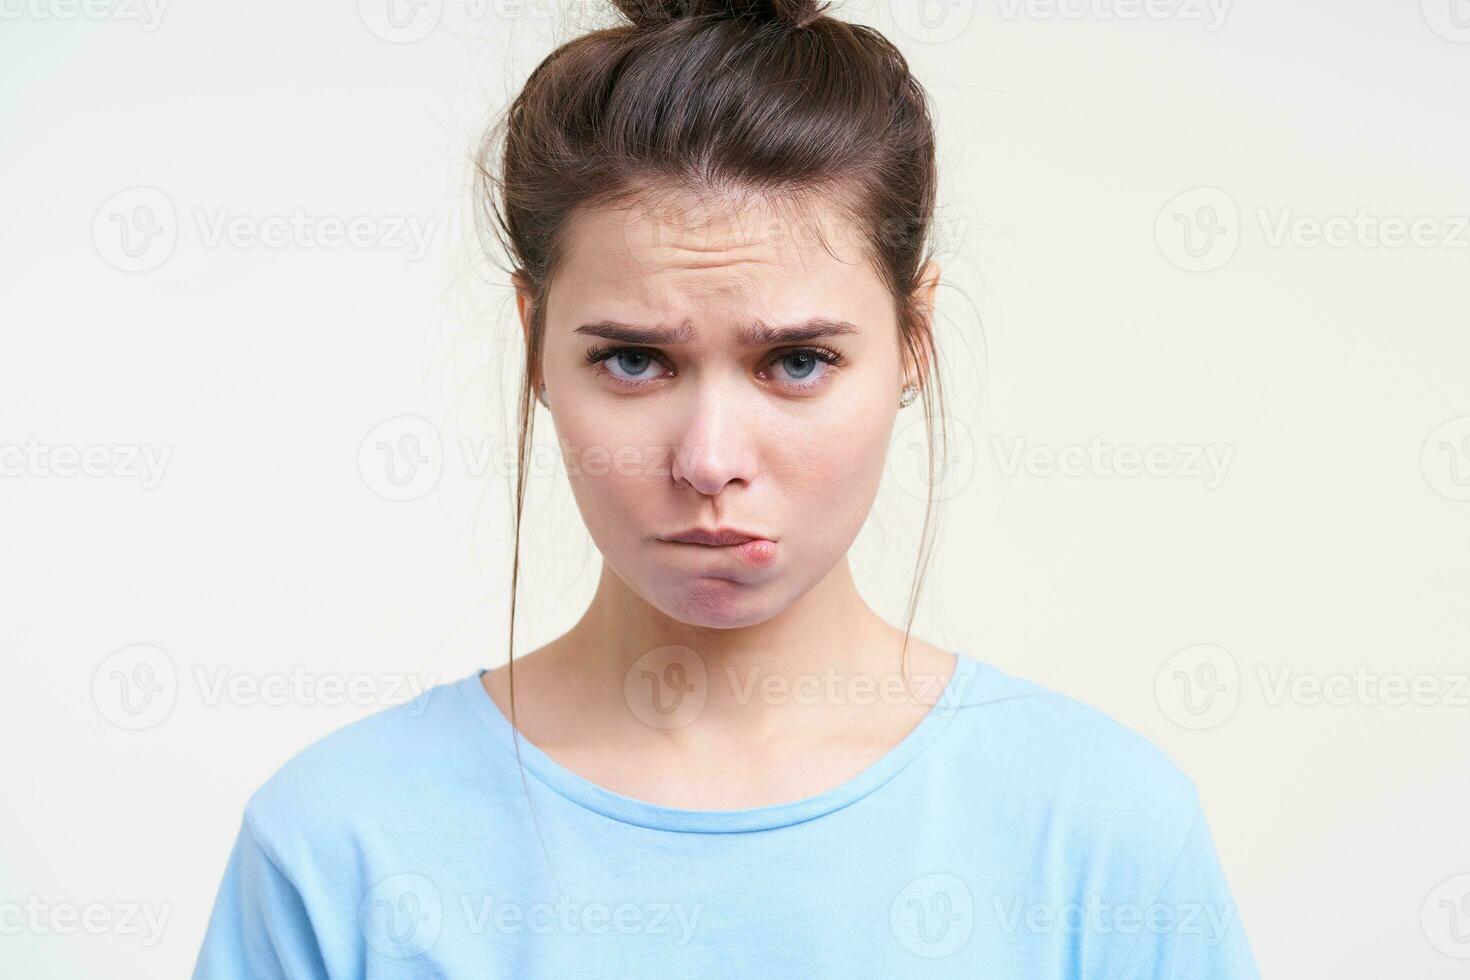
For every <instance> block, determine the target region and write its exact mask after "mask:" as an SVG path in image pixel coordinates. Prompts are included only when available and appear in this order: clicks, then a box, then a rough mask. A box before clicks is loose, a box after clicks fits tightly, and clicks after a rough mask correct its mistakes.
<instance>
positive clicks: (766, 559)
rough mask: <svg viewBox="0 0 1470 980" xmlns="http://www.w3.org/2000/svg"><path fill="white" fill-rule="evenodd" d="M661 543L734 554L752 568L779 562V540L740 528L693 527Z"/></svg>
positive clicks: (714, 552) (712, 552)
mask: <svg viewBox="0 0 1470 980" xmlns="http://www.w3.org/2000/svg"><path fill="white" fill-rule="evenodd" d="M661 540H663V541H665V542H667V543H669V544H687V545H695V546H697V547H700V548H702V549H704V550H706V551H708V552H709V553H711V554H721V555H731V556H733V557H735V558H738V559H739V560H740V562H741V563H742V564H744V565H747V566H749V567H750V568H767V567H769V566H770V565H771V564H772V563H773V562H774V561H775V560H776V542H775V539H773V538H766V537H762V536H761V535H759V534H752V533H751V532H749V531H741V530H739V529H737V528H729V527H717V528H692V529H690V530H688V531H680V532H679V533H678V534H672V535H669V536H668V537H666V538H663V539H661Z"/></svg>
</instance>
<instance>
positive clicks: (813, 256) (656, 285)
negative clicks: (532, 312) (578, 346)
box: [548, 192, 893, 334]
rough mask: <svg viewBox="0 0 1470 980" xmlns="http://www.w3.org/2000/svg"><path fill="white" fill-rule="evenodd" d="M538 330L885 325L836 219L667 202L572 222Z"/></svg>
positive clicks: (644, 202) (833, 212)
mask: <svg viewBox="0 0 1470 980" xmlns="http://www.w3.org/2000/svg"><path fill="white" fill-rule="evenodd" d="M548 303H549V313H550V316H549V317H548V325H550V323H551V322H552V321H558V322H563V323H565V322H566V321H567V320H577V321H578V322H580V321H582V320H587V319H604V318H606V319H617V320H627V321H630V322H652V321H655V320H657V321H678V322H684V321H689V322H691V323H692V324H693V325H694V328H695V332H696V333H697V334H698V333H702V332H704V331H705V330H708V329H709V328H712V327H716V326H719V327H724V326H738V325H743V324H745V323H748V322H749V321H751V320H771V319H775V320H794V319H798V318H809V317H819V316H820V317H827V318H831V319H842V320H847V321H850V322H852V323H855V324H858V325H859V326H860V327H874V328H876V327H878V326H879V325H884V324H887V325H889V326H892V323H893V319H892V318H893V309H892V305H893V304H892V299H891V297H890V295H889V293H888V290H887V287H886V286H885V285H884V283H883V281H882V280H881V279H880V278H879V277H878V275H877V272H876V270H875V269H874V268H873V265H872V262H871V253H870V252H869V251H868V249H867V246H866V243H865V241H864V240H863V238H862V234H861V230H860V229H859V228H858V227H857V226H856V225H855V224H853V222H852V221H851V219H849V218H848V217H847V214H846V212H845V210H844V209H843V208H841V207H840V206H839V205H837V204H836V203H835V202H833V201H830V200H826V199H812V200H808V201H806V202H804V203H803V204H802V205H800V206H795V205H791V204H783V203H779V202H774V201H771V200H768V199H764V198H758V197H749V196H747V197H743V198H734V197H728V196H711V195H696V194H692V193H688V192H668V193H664V194H660V195H659V196H657V197H652V198H641V199H638V200H636V201H634V202H631V203H625V204H623V205H620V206H616V207H600V208H592V209H585V210H582V211H580V212H578V213H577V214H576V215H575V216H574V217H573V219H572V220H571V222H570V224H569V225H568V227H567V232H566V239H565V243H564V252H563V256H562V262H561V266H560V268H559V269H558V270H557V272H556V275H555V276H554V277H553V280H552V285H551V295H550V297H549V300H548Z"/></svg>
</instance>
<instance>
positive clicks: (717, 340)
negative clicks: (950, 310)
mask: <svg viewBox="0 0 1470 980" xmlns="http://www.w3.org/2000/svg"><path fill="white" fill-rule="evenodd" d="M661 200H662V201H663V202H666V203H667V204H668V205H670V206H667V207H665V206H663V205H661V206H660V207H659V208H658V209H657V210H656V211H654V210H652V209H650V208H646V207H634V208H627V209H600V210H590V211H585V212H582V213H580V214H579V215H578V216H577V217H576V218H575V219H574V220H573V222H572V224H571V225H570V226H569V227H568V229H567V239H566V253H565V256H564V259H563V263H562V265H561V267H560V269H559V270H558V272H557V274H556V275H555V276H554V277H553V280H552V285H551V288H550V290H549V293H548V296H547V300H546V302H547V308H546V324H545V326H546V330H545V340H544V346H543V354H542V362H541V363H542V380H543V381H544V383H545V385H546V393H547V400H548V402H549V404H550V406H551V414H552V418H553V419H554V421H555V425H556V431H557V437H558V440H559V442H560V443H561V447H562V453H563V458H564V461H565V463H566V468H567V472H568V475H569V477H570V480H571V486H572V491H573V494H574V496H575V497H576V500H577V505H578V507H579V508H580V510H581V513H582V517H583V519H584V520H585V521H586V524H587V528H588V530H589V532H590V533H591V535H592V538H593V540H594V541H595V542H596V544H597V547H598V549H599V550H600V551H601V553H602V556H603V558H604V560H605V561H606V562H607V564H608V566H609V567H610V568H611V569H612V571H613V572H615V573H616V574H617V575H618V577H619V578H620V579H621V580H622V581H623V582H624V583H626V584H627V585H628V587H629V588H630V589H631V590H632V591H634V592H635V593H637V594H638V595H639V596H641V597H642V598H643V599H644V600H645V601H647V602H648V603H650V604H651V605H653V606H654V607H656V608H657V609H659V610H661V611H662V612H664V613H665V614H666V615H668V616H670V617H672V618H674V619H677V620H679V621H680V622H684V623H688V624H691V625H697V626H705V627H719V628H729V627H738V626H748V625H751V624H755V623H759V622H763V621H765V620H767V619H769V618H771V617H772V616H774V615H776V614H777V613H779V612H781V611H782V610H783V609H785V608H786V607H788V606H789V605H791V604H792V603H793V602H795V601H796V600H797V599H798V598H800V597H801V596H802V595H804V594H805V593H806V592H807V591H808V590H810V589H811V588H812V587H813V586H815V585H817V584H818V583H819V582H821V580H822V579H823V578H824V577H825V576H826V575H827V574H828V572H830V571H831V570H832V569H833V568H834V567H835V566H836V565H837V563H838V562H839V561H840V560H842V558H843V557H844V555H846V553H847V551H848V548H849V547H850V545H851V544H852V542H853V539H854V538H855V537H856V536H857V534H858V531H859V530H860V529H861V527H862V524H863V522H864V520H865V519H866V517H867V514H868V511H869V509H870V508H871V506H872V503H873V499H874V496H875V495H876V493H877V490H878V485H879V481H880V479H881V477H882V473H883V468H884V464H885V460H886V456H887V451H888V444H889V440H890V438H891V435H892V429H893V424H894V420H895V413H896V412H897V411H898V407H899V406H898V400H899V396H900V393H901V392H900V389H901V388H902V387H903V385H904V384H905V383H906V381H909V380H918V379H917V378H910V377H908V376H906V375H905V373H904V359H903V357H902V356H901V353H900V350H901V348H900V343H899V329H898V323H897V318H896V313H895V310H894V303H893V299H892V297H891V295H890V294H889V292H888V290H887V289H886V288H885V286H884V284H883V282H882V281H881V280H880V279H879V278H878V276H877V274H876V273H875V271H874V270H873V269H872V267H871V266H870V265H869V263H868V262H867V261H866V259H865V256H864V253H863V251H862V245H861V242H860V239H859V236H858V233H857V230H856V229H855V228H853V227H852V226H851V225H850V224H848V223H847V221H846V219H845V218H843V217H842V215H841V213H840V212H839V211H838V210H837V209H836V208H835V207H830V206H826V205H813V206H811V207H809V208H808V209H807V213H806V214H805V216H804V217H802V218H796V217H794V216H793V215H792V214H791V213H789V212H788V211H786V210H780V209H773V208H771V207H770V206H769V205H766V204H763V203H761V202H758V201H753V200H747V201H743V202H740V204H739V205H738V207H736V206H733V205H732V204H731V203H730V202H729V201H727V200H722V201H718V202H716V201H709V200H702V199H700V198H696V197H693V196H690V197H675V198H669V197H664V198H662V199H661ZM818 229H820V230H821V231H822V232H823V233H825V236H826V238H827V240H828V245H829V247H830V249H831V254H829V252H828V251H827V249H825V248H824V247H823V245H822V243H821V242H820V241H819V240H818V239H817V236H816V231H817V230H818ZM926 271H928V272H931V273H932V272H933V270H932V267H931V269H930V270H926ZM928 291H929V293H932V285H930V286H929V290H928ZM923 298H924V299H925V300H926V301H927V295H926V296H925V297H923ZM521 315H522V318H523V320H525V319H526V317H527V315H528V306H527V300H526V295H525V294H524V293H523V294H522V296H521ZM694 529H705V530H712V529H733V530H735V531H738V532H743V533H744V534H746V535H749V536H752V537H754V538H756V539H763V540H756V541H754V542H753V543H750V544H746V545H744V546H743V547H741V546H723V547H721V546H712V545H708V544H691V543H681V542H675V541H672V540H670V539H671V538H673V537H674V536H676V535H679V534H681V533H682V532H687V531H690V530H694Z"/></svg>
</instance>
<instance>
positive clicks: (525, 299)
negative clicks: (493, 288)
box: [510, 270, 541, 389]
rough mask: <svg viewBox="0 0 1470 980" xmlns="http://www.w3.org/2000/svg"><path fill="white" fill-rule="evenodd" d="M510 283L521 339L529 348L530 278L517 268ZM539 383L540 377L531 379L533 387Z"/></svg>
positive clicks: (531, 295)
mask: <svg viewBox="0 0 1470 980" xmlns="http://www.w3.org/2000/svg"><path fill="white" fill-rule="evenodd" d="M510 284H511V286H513V287H514V288H515V291H516V314H517V315H518V316H519V317H520V320H521V340H522V341H523V342H524V343H525V345H526V346H527V347H528V348H529V347H530V346H531V316H532V314H533V313H534V312H535V306H534V303H533V296H534V294H533V292H532V290H531V280H530V279H529V278H527V276H526V274H525V273H524V272H521V271H519V270H517V271H515V272H512V273H511V274H510ZM540 383H541V379H540V378H536V377H533V378H532V379H531V387H532V388H533V389H534V388H535V387H536V386H537V385H539V384H540Z"/></svg>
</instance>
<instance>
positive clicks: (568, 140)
mask: <svg viewBox="0 0 1470 980" xmlns="http://www.w3.org/2000/svg"><path fill="white" fill-rule="evenodd" d="M614 2H615V3H616V5H617V7H618V9H619V10H621V11H622V13H623V14H624V15H625V16H626V18H627V20H628V23H625V24H621V25H619V26H616V27H611V28H607V29H605V30H598V31H594V32H592V33H589V34H585V35H583V36H581V37H578V38H575V39H573V40H571V41H569V42H567V43H566V44H563V45H562V46H561V47H559V48H557V49H556V50H555V51H553V52H552V53H551V54H550V55H548V56H547V57H546V59H545V60H543V61H542V62H541V63H540V65H538V66H537V67H536V69H535V70H534V71H533V72H532V73H531V75H530V77H529V79H528V80H527V81H526V84H525V87H524V88H523V89H522V90H521V92H520V94H519V95H518V96H517V97H516V99H515V100H514V102H513V103H512V104H511V106H510V108H509V111H508V113H507V114H506V116H505V118H504V119H503V120H502V121H501V122H499V123H498V124H497V125H496V126H494V127H493V128H492V129H491V131H490V132H489V134H487V136H486V139H485V141H484V143H483V144H482V146H481V147H480V151H479V154H478V158H477V161H476V163H477V167H476V173H477V181H476V191H477V194H478V196H479V198H480V200H481V201H482V202H483V203H484V205H485V210H484V212H483V214H482V217H483V218H485V219H487V222H486V223H487V224H488V225H489V226H490V227H491V228H493V230H494V233H495V235H496V237H497V238H498V240H499V244H500V246H501V247H502V248H504V250H505V252H506V254H508V255H509V256H510V257H511V258H512V260H513V261H514V262H515V269H514V272H515V273H516V274H517V276H518V277H519V282H521V283H522V284H523V285H522V286H521V288H523V289H524V290H525V291H526V292H527V293H528V294H529V299H530V302H531V308H532V314H531V317H530V322H529V326H528V330H527V345H526V370H525V373H524V375H523V377H522V381H521V387H520V394H519V410H518V416H517V422H518V425H517V429H518V450H517V454H516V460H517V473H516V481H515V490H514V494H515V503H514V533H513V538H514V545H513V552H512V565H511V609H510V649H509V656H510V664H509V665H508V672H509V675H510V690H511V696H510V705H511V725H512V728H515V695H514V691H515V674H514V661H515V607H516V601H515V597H516V583H517V579H518V575H519V569H520V539H521V519H522V514H523V511H524V503H525V490H526V475H527V471H528V469H529V459H528V455H529V452H530V441H531V440H530V434H531V419H532V417H533V414H534V404H533V401H532V399H533V388H534V386H535V385H536V384H537V382H538V380H539V365H540V360H541V350H542V337H543V334H544V329H545V309H546V303H545V299H546V296H547V293H548V289H549V287H550V283H551V279H552V277H553V276H554V275H555V273H556V269H557V265H558V262H559V260H560V259H561V257H562V255H563V251H564V247H565V241H564V233H565V230H566V228H567V226H568V220H569V218H570V217H571V216H572V215H573V214H574V212H576V211H578V210H579V209H583V208H593V207H599V206H615V205H618V204H621V203H624V202H627V201H630V200H633V199H637V198H640V197H641V196H643V195H647V194H649V193H650V192H651V191H653V190H655V189H657V188H660V187H675V188H683V189H695V190H698V191H710V192H723V193H731V192H734V193H754V194H759V195H762V196H763V197H766V198H768V199H771V200H773V201H783V202H790V203H799V202H800V201H802V200H803V199H808V200H809V199H810V198H811V197H812V196H814V195H818V194H826V195H829V196H830V197H831V199H832V200H834V201H836V202H837V203H838V205H839V206H840V207H841V208H842V209H843V212H844V213H845V214H846V215H847V216H848V217H849V218H850V219H851V220H852V222H853V224H854V226H855V227H857V228H859V229H861V232H862V234H863V235H864V241H865V244H866V246H867V248H866V252H867V253H868V255H869V258H870V260H871V261H872V263H873V265H874V268H875V269H876V270H877V271H878V272H879V274H880V275H881V276H882V278H883V280H884V281H885V283H886V284H887V286H888V288H889V291H890V293H891V294H892V296H893V299H894V303H895V308H896V311H897V314H898V323H899V330H900V341H901V346H902V348H903V349H904V350H905V351H906V353H907V356H908V358H909V360H910V363H912V364H913V365H915V367H916V368H917V369H919V370H920V371H921V376H924V377H927V378H928V379H929V381H930V383H929V384H925V385H923V386H922V392H923V403H924V414H925V419H926V422H927V432H928V442H929V480H928V485H929V486H930V488H931V493H930V496H929V501H928V505H927V508H926V510H925V517H924V529H923V533H922V535H921V546H920V550H919V562H918V568H917V570H916V573H915V577H914V582H913V587H912V590H911V592H910V596H909V608H908V616H907V620H906V625H905V629H904V641H905V642H904V655H906V653H907V649H908V644H907V641H908V638H909V633H910V630H911V629H912V625H913V615H914V610H915V609H916V607H917V604H918V596H919V590H920V586H921V584H922V581H923V572H924V568H925V566H926V565H927V561H928V557H929V553H930V551H931V550H932V546H933V541H932V526H933V520H932V518H933V509H934V500H933V493H932V487H933V486H934V476H935V473H934V471H935V464H934V461H935V459H936V458H941V459H942V458H943V450H942V447H943V445H944V426H943V418H944V415H943V412H938V413H936V412H935V411H934V399H935V398H936V397H937V399H938V402H939V404H940V405H941V406H942V404H943V389H942V385H941V382H940V380H939V376H938V372H937V371H934V370H930V369H929V368H930V367H931V365H932V356H933V337H932V332H931V326H930V319H929V311H928V310H927V309H923V308H920V307H919V305H918V303H917V301H916V298H915V296H916V290H917V289H918V288H919V286H920V285H921V283H920V281H919V277H920V275H921V274H922V272H923V268H924V266H925V263H926V262H927V261H928V259H929V257H930V253H929V248H930V225H931V219H932V217H933V212H934V202H935V193H936V182H937V174H936V167H935V154H934V132H933V124H932V122H931V120H930V116H929V110H928V106H927V104H926V99H925V95H924V91H923V89H922V87H921V86H920V85H919V83H918V82H917V81H916V80H915V79H914V77H913V76H912V75H911V74H910V73H909V69H908V63H907V62H906V61H905V59H904V57H903V55H902V54H900V53H899V51H898V49H897V48H895V47H894V46H893V45H892V44H891V43H890V42H889V41H888V40H887V39H886V38H885V37H884V36H883V35H882V34H881V33H879V32H878V31H876V30H873V29H871V28H868V27H864V26H860V25H855V24H850V23H847V22H845V21H841V20H838V19H836V18H834V17H831V16H829V15H827V13H826V5H825V4H824V3H819V2H817V0H614ZM936 417H937V419H938V421H939V439H938V446H939V447H940V448H939V450H938V452H936V438H935V436H936V432H935V421H936ZM902 659H903V657H902V656H901V664H902Z"/></svg>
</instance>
